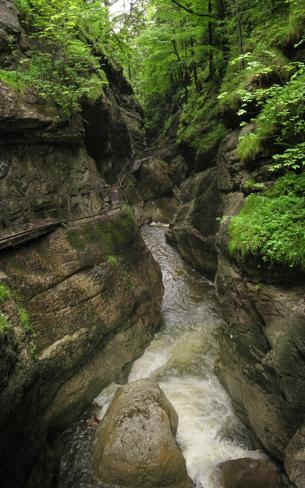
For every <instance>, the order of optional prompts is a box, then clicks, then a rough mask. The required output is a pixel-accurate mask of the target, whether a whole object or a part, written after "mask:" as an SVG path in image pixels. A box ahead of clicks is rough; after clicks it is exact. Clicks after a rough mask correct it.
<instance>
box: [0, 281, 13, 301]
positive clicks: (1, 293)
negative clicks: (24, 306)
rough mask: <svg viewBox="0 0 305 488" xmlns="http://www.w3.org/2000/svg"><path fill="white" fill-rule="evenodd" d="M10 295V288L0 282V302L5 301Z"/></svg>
mask: <svg viewBox="0 0 305 488" xmlns="http://www.w3.org/2000/svg"><path fill="white" fill-rule="evenodd" d="M10 296H11V292H10V289H9V288H8V287H7V286H5V285H3V283H0V303H4V302H6V300H8V299H9V298H10Z"/></svg>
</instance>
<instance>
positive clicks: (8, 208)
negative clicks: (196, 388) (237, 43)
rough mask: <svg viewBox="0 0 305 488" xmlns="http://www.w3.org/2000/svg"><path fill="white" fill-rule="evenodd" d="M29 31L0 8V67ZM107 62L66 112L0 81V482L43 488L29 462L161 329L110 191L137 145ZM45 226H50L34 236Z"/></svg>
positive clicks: (132, 111) (118, 75)
mask: <svg viewBox="0 0 305 488" xmlns="http://www.w3.org/2000/svg"><path fill="white" fill-rule="evenodd" d="M26 35H27V34H26V33H25V32H23V31H22V29H21V28H20V25H19V20H18V13H17V11H16V9H15V7H14V6H13V2H10V1H4V2H1V6H0V61H1V63H2V62H3V66H9V67H12V68H13V67H14V66H13V64H12V63H13V57H12V56H11V51H10V50H11V48H10V46H9V45H8V42H7V41H8V39H11V40H12V39H13V47H14V49H15V52H17V53H18V56H20V57H22V56H27V55H28V56H30V55H31V54H30V53H29V52H28V51H27V49H28V48H29V46H30V42H31V41H30V38H26ZM27 42H28V43H29V44H28V45H27ZM26 51H27V52H26ZM106 64H107V63H106V60H105V62H104V66H105V73H106V76H107V77H108V79H109V86H108V87H107V90H105V94H104V95H103V96H102V97H100V98H99V99H98V100H97V101H96V102H94V103H89V102H85V101H83V106H82V113H79V114H75V115H74V116H73V117H71V118H70V119H69V120H68V119H67V118H65V117H64V116H63V115H62V114H61V113H60V112H59V111H58V109H57V108H56V107H55V106H54V105H53V104H52V103H51V102H46V101H44V100H41V99H39V97H38V96H37V95H35V94H34V93H33V92H32V90H30V89H27V90H25V91H24V93H22V94H21V93H19V92H17V91H16V90H15V89H14V88H13V87H11V86H8V85H7V84H5V83H4V82H2V81H1V82H0V147H1V156H0V199H1V201H2V202H5V205H2V206H1V210H0V232H1V239H2V241H1V244H2V247H1V256H0V281H1V285H5V286H7V287H8V289H9V290H10V291H11V295H10V298H9V300H6V299H2V298H3V297H2V298H1V300H0V302H1V303H0V309H1V310H0V312H1V314H4V315H1V318H3V316H4V317H5V318H4V319H3V320H4V321H5V320H6V318H7V320H8V321H9V324H10V327H9V328H7V327H5V330H4V332H3V331H2V330H1V331H0V349H1V360H0V371H1V372H2V373H3V374H2V380H1V382H0V388H1V389H0V406H1V416H0V427H1V438H0V455H1V459H2V463H1V468H0V474H1V482H2V486H4V487H9V488H15V487H18V488H19V487H20V486H26V484H27V483H29V485H28V486H33V487H35V488H36V487H37V486H40V485H42V484H43V485H44V486H48V483H49V480H48V479H47V476H46V474H45V473H43V470H41V473H40V474H39V475H38V474H37V476H38V478H37V476H36V475H35V476H36V477H35V476H34V475H33V476H32V468H33V466H34V465H37V463H39V462H40V460H41V459H42V458H43V460H44V459H46V458H47V457H48V455H47V449H46V450H45V447H46V445H47V444H48V443H50V442H51V441H50V439H52V440H53V439H54V437H56V436H57V435H58V432H60V431H61V430H62V429H64V428H66V427H67V425H69V424H70V423H71V421H73V419H75V418H76V417H78V416H79V415H80V414H81V412H82V411H83V410H84V409H85V408H86V407H87V406H88V404H89V403H90V402H91V401H92V399H93V398H94V397H95V395H97V393H98V392H99V391H100V390H101V389H102V388H103V386H105V385H106V384H108V383H109V382H111V381H113V380H115V379H118V378H121V377H124V375H125V376H126V372H127V371H128V368H129V364H130V362H131V361H132V360H134V359H135V358H136V357H138V356H139V355H140V354H141V353H142V351H143V348H144V347H145V345H146V344H147V343H148V342H149V341H150V340H151V338H152V336H153V334H154V332H155V330H156V328H157V327H158V322H159V318H160V303H161V297H162V293H163V288H162V283H161V274H160V270H159V267H158V265H157V264H156V263H155V261H154V260H153V258H152V256H151V254H150V253H149V252H148V250H147V248H146V247H145V245H144V242H143V240H142V239H141V237H140V235H139V230H138V228H137V226H136V224H135V223H134V220H133V217H132V215H131V213H130V212H129V210H128V209H127V210H126V209H125V210H122V209H121V207H122V204H121V201H120V195H119V192H118V189H117V188H118V187H117V186H116V187H115V188H113V187H112V186H111V185H112V184H113V183H115V182H116V183H117V180H118V178H119V175H120V174H121V173H122V172H124V171H128V168H129V166H130V162H131V159H132V158H133V157H137V156H136V155H137V152H138V151H140V150H142V148H143V145H144V132H143V120H142V114H141V110H140V108H139V106H138V105H137V103H136V102H135V100H134V98H133V94H132V89H131V87H130V86H129V84H128V83H127V81H126V80H125V81H124V79H123V78H122V72H121V71H120V70H119V69H118V68H116V67H114V66H112V65H111V64H110V63H108V64H107V66H106ZM97 141H98V143H99V151H97V148H96V142H97ZM122 141H123V142H124V144H122ZM106 180H107V181H106ZM46 222H48V223H53V224H54V226H53V224H52V226H51V227H50V229H49V231H48V232H47V233H39V232H38V233H37V232H34V231H33V229H36V230H37V229H38V228H39V227H40V226H42V227H43V226H44V225H45V223H46ZM32 231H33V232H32ZM24 232H25V233H28V237H27V238H26V239H25V240H21V241H18V239H17V240H14V238H13V237H12V236H14V235H16V234H20V233H21V234H22V233H24ZM4 241H5V242H4ZM17 241H18V242H17ZM16 243H18V244H19V245H18V246H16ZM11 244H13V245H11ZM10 303H11V305H10ZM14 303H15V304H14ZM18 307H22V309H24V310H26V312H27V313H28V315H29V321H28V322H26V321H24V323H23V324H22V323H20V320H19V319H20V317H19V315H20V313H21V312H20V310H21V308H18ZM22 314H23V312H22ZM22 314H21V316H22V317H23V318H24V314H23V315H22ZM38 471H39V470H38ZM31 483H32V485H31Z"/></svg>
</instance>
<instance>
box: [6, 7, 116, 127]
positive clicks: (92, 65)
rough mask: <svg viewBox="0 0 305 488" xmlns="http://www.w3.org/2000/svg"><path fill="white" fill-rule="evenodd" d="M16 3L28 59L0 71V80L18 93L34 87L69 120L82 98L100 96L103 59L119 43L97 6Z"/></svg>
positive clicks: (111, 56) (104, 81) (111, 55)
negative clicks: (28, 36) (27, 37)
mask: <svg viewBox="0 0 305 488" xmlns="http://www.w3.org/2000/svg"><path fill="white" fill-rule="evenodd" d="M16 4H17V7H18V9H19V11H20V12H21V13H22V22H23V26H24V28H25V29H26V30H27V31H28V32H30V33H31V36H32V39H33V41H34V43H33V48H32V52H31V56H30V57H29V58H25V59H21V60H20V59H17V60H16V63H17V67H16V70H15V71H4V70H1V71H0V79H2V80H3V81H5V82H6V83H8V84H9V85H10V86H12V87H14V88H16V89H18V90H20V91H24V90H25V89H26V88H27V87H28V88H31V89H32V90H33V89H34V90H35V91H36V92H38V94H39V95H40V97H41V98H44V99H46V100H52V101H53V102H55V104H56V105H57V106H58V107H59V108H60V110H61V112H62V113H63V114H64V115H65V116H67V117H68V116H71V114H72V113H74V112H77V111H78V110H80V101H81V99H82V98H83V97H88V98H90V99H96V98H97V97H98V96H100V95H101V94H102V92H103V87H104V86H105V84H107V79H106V75H105V73H104V71H103V57H104V56H106V57H107V58H108V59H115V57H116V53H118V52H119V51H120V50H121V49H123V48H124V43H123V42H122V41H121V40H118V39H117V35H116V34H115V33H114V32H113V30H112V24H111V21H110V19H109V16H108V11H107V9H106V8H105V6H103V4H102V3H101V2H97V1H92V2H85V1H83V0H67V1H65V2H63V1H62V0H48V1H47V0H16ZM122 46H123V47H122ZM117 57H118V56H117Z"/></svg>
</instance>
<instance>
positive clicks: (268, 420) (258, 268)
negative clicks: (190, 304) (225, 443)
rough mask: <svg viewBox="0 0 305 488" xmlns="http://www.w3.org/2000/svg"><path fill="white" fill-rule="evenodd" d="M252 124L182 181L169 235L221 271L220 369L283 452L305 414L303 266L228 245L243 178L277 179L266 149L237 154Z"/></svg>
mask: <svg viewBox="0 0 305 488" xmlns="http://www.w3.org/2000/svg"><path fill="white" fill-rule="evenodd" d="M251 130H253V127H252V126H251V125H248V126H246V127H245V128H244V129H243V130H242V133H240V131H239V130H234V131H232V132H231V133H229V134H228V135H227V137H226V138H225V139H224V140H223V142H222V144H221V146H220V148H219V153H218V157H217V164H216V167H214V168H210V169H208V170H206V171H204V172H203V173H199V174H196V175H192V176H190V177H189V178H188V180H187V181H186V182H185V183H184V184H183V185H182V186H181V187H180V207H179V209H178V212H177V214H176V216H175V218H174V220H173V222H172V223H171V225H170V231H169V234H168V238H169V242H171V243H173V244H174V245H175V246H176V247H177V249H178V250H179V252H180V253H181V255H182V256H183V257H184V258H185V259H186V260H187V261H189V262H191V263H192V265H193V266H196V267H198V268H199V269H200V270H201V271H203V272H204V273H208V274H210V275H211V276H213V273H215V271H216V278H215V283H216V288H217V294H218V299H219V302H220V305H221V307H222V310H223V316H224V319H225V325H223V326H222V327H221V328H220V331H219V342H220V347H221V355H220V359H219V361H218V364H217V372H218V376H219V378H220V380H221V382H222V384H223V385H224V386H225V388H226V389H227V391H228V392H229V394H230V397H231V398H232V401H233V404H234V407H235V410H236V412H237V413H238V414H239V415H240V417H241V418H242V420H243V421H244V423H245V424H246V425H247V426H248V427H249V428H250V429H252V431H253V432H254V434H255V435H256V436H257V438H258V439H259V441H260V442H261V443H262V444H263V445H264V447H265V448H266V449H267V450H268V451H269V452H270V453H272V455H273V456H274V457H276V458H277V459H280V460H283V459H284V458H285V452H286V451H285V450H286V448H287V449H288V451H287V452H289V453H291V452H292V451H291V450H290V447H291V446H292V445H293V441H292V438H293V436H294V434H295V433H296V431H298V429H299V428H301V427H302V425H303V418H304V414H303V405H304V394H303V392H304V391H305V389H304V387H305V385H304V378H305V372H304V356H305V340H304V326H305V302H304V274H302V273H297V272H295V271H293V270H290V269H285V268H284V267H283V266H282V267H281V266H276V265H273V266H267V265H266V263H264V262H263V261H262V260H259V259H256V258H255V257H252V258H251V257H250V258H247V259H246V258H245V257H243V256H239V257H238V256H237V257H236V258H233V257H232V256H231V255H230V254H229V253H228V241H229V235H228V225H229V222H230V219H231V217H232V216H234V215H237V214H238V212H239V210H240V208H241V207H242V205H243V202H244V201H245V198H246V197H247V195H248V193H249V188H248V187H247V184H246V183H247V182H248V181H253V180H255V181H259V182H260V184H261V185H262V186H264V187H265V188H268V187H270V185H272V181H271V177H270V172H268V164H270V159H269V158H268V154H259V155H258V158H257V160H256V161H254V162H252V163H251V165H250V164H246V163H242V162H241V161H240V160H239V158H238V156H237V154H236V151H235V149H236V145H237V142H238V138H239V136H240V135H242V134H243V133H244V132H245V131H251ZM253 191H256V190H253ZM290 442H292V444H290ZM287 446H290V447H287ZM291 449H292V447H291ZM295 455H296V454H295ZM291 456H292V454H289V463H288V464H289V466H290V467H291V468H290V469H291V470H290V472H291V473H292V472H293V473H294V474H293V475H292V474H291V476H292V477H293V478H292V479H297V478H298V476H299V475H298V474H296V473H297V472H298V470H299V469H301V468H300V466H299V465H298V467H297V462H296V461H293V460H292V457H291ZM296 456H297V455H296ZM294 463H296V464H294ZM288 464H287V466H288ZM292 466H294V467H292ZM300 476H301V475H300ZM300 479H302V477H301V478H300Z"/></svg>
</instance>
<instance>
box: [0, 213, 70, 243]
mask: <svg viewBox="0 0 305 488" xmlns="http://www.w3.org/2000/svg"><path fill="white" fill-rule="evenodd" d="M60 224H61V222H60V221H58V220H50V219H48V220H40V221H36V222H31V223H30V224H26V225H24V226H22V227H21V228H20V229H19V230H18V231H13V232H9V233H6V234H2V235H1V237H0V250H3V249H7V248H9V247H15V246H18V245H20V244H23V243H25V242H27V241H31V240H33V239H37V238H38V237H40V236H42V235H44V234H48V233H49V232H52V230H54V229H55V228H56V227H58V226H59V225H60Z"/></svg>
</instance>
